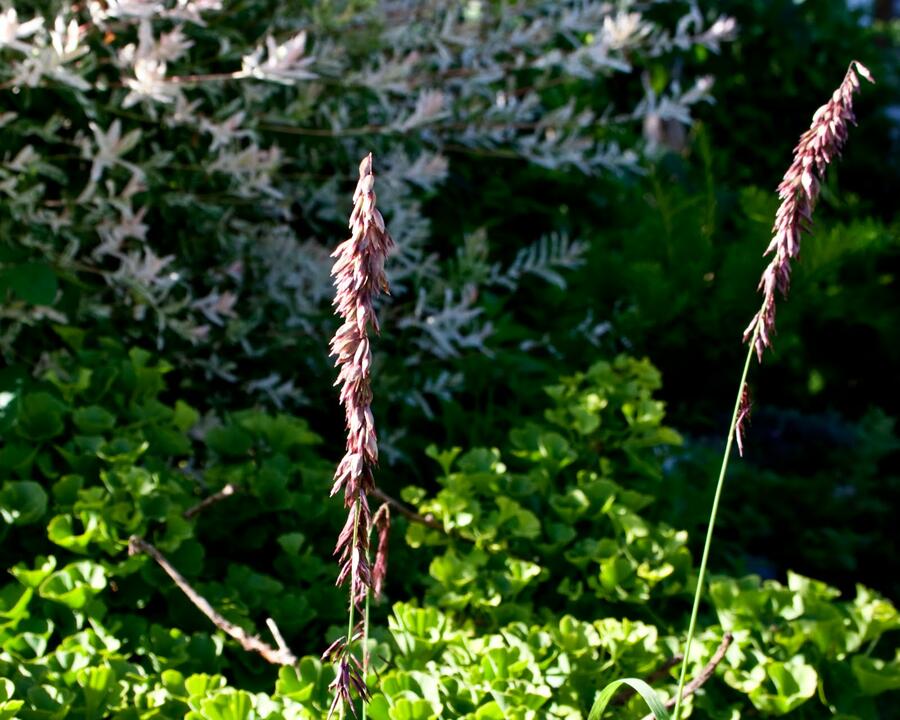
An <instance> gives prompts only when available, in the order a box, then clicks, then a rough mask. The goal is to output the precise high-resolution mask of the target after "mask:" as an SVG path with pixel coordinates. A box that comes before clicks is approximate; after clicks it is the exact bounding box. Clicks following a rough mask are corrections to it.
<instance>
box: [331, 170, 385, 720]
mask: <svg viewBox="0 0 900 720" xmlns="http://www.w3.org/2000/svg"><path fill="white" fill-rule="evenodd" d="M374 185H375V176H374V174H373V173H372V154H371V153H370V154H369V155H367V156H366V157H365V158H364V159H363V161H362V162H361V163H360V165H359V182H358V183H357V185H356V191H355V192H354V194H353V212H352V213H351V215H350V238H349V239H348V240H345V241H344V242H342V243H341V244H340V245H338V247H337V249H335V251H334V252H333V253H332V257H333V258H335V262H334V266H333V267H332V270H331V274H332V276H333V277H334V287H335V299H334V305H335V308H336V309H335V312H336V314H337V315H339V316H340V317H341V319H342V320H343V323H342V324H341V326H340V327H339V328H338V330H337V332H336V333H335V335H334V337H333V338H332V340H331V355H333V356H335V357H336V361H335V365H336V366H337V367H338V368H339V370H338V376H337V380H336V381H335V385H340V401H341V404H342V405H343V407H344V414H345V419H346V427H347V447H346V452H345V454H344V457H343V458H342V459H341V461H340V463H339V464H338V466H337V470H336V471H335V474H334V485H333V487H332V488H331V495H335V494H337V493H338V492H340V491H342V490H343V492H344V507H345V508H346V509H347V521H346V523H345V524H344V527H343V529H342V530H341V533H340V535H339V537H338V541H337V545H336V546H335V549H334V554H335V556H337V558H338V564H339V568H340V569H339V571H338V576H337V584H338V585H343V584H344V583H347V582H349V584H350V603H351V607H353V606H355V607H356V608H358V609H361V606H362V604H363V601H364V600H365V598H366V596H367V595H368V593H369V592H370V591H371V590H372V589H373V579H372V570H371V568H370V567H369V535H370V532H371V528H372V514H371V512H370V510H369V501H368V495H369V494H370V493H371V492H372V491H373V490H374V489H375V482H374V476H373V472H374V469H375V466H376V465H377V464H378V438H377V435H376V434H375V418H374V417H373V415H372V386H371V371H372V351H371V349H370V347H369V328H370V327H372V328H374V330H375V332H376V333H377V332H378V329H379V328H378V319H377V318H376V316H375V309H374V306H373V301H374V299H375V297H376V296H377V295H378V294H379V293H380V292H387V291H388V282H387V278H386V276H385V274H384V263H385V259H386V257H387V254H388V252H389V251H390V250H391V248H392V247H393V245H394V242H393V240H392V239H391V236H390V234H389V233H388V232H387V230H386V229H385V226H384V218H383V217H382V216H381V213H380V212H379V211H378V208H376V207H375V191H374V189H373V188H374ZM351 635H352V637H350V638H342V639H340V640H338V641H336V642H335V643H333V644H332V646H331V647H329V649H328V650H327V651H326V656H327V657H328V659H330V660H332V661H334V662H336V663H337V664H338V673H337V677H336V678H335V681H334V683H333V684H332V690H333V691H334V692H335V698H334V704H333V705H332V708H331V712H334V710H335V708H336V707H337V706H338V705H340V704H341V703H344V704H350V706H351V709H352V703H351V702H350V698H351V696H350V691H351V688H352V689H354V690H355V691H356V694H357V695H358V696H359V697H361V698H362V699H363V700H364V701H365V700H366V698H367V697H368V693H367V690H366V687H365V681H364V679H363V673H362V668H361V666H360V665H359V662H358V660H357V659H356V658H355V657H354V656H353V654H352V653H351V651H350V646H351V645H352V644H353V642H354V640H356V639H357V633H356V631H355V628H354V630H353V632H352V633H351ZM354 712H355V711H354Z"/></svg>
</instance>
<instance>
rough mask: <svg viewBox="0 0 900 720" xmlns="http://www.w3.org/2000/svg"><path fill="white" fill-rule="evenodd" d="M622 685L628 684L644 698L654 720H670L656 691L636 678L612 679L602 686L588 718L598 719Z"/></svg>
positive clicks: (590, 719) (591, 719)
mask: <svg viewBox="0 0 900 720" xmlns="http://www.w3.org/2000/svg"><path fill="white" fill-rule="evenodd" d="M623 685H628V686H629V687H630V688H631V689H632V690H634V691H635V692H636V693H637V694H638V695H640V696H641V697H642V698H644V702H645V703H647V707H648V708H650V712H652V713H653V717H654V718H655V720H671V719H670V717H669V713H668V712H666V707H665V705H663V704H662V701H661V700H660V699H659V697H658V696H657V694H656V691H655V690H654V689H653V688H652V687H650V686H649V685H648V684H647V683H645V682H644V681H643V680H638V679H637V678H622V679H621V680H613V681H612V682H611V683H610V684H609V685H607V686H606V687H605V688H603V690H602V691H601V692H600V694H599V695H598V696H597V699H596V700H595V701H594V705H593V707H592V708H591V713H590V715H588V720H600V718H601V717H603V711H604V710H606V706H607V705H609V702H610V700H612V699H613V696H614V695H615V694H616V693H617V692H618V691H619V689H620V688H621V687H622V686H623Z"/></svg>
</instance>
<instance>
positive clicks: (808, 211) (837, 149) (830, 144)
mask: <svg viewBox="0 0 900 720" xmlns="http://www.w3.org/2000/svg"><path fill="white" fill-rule="evenodd" d="M860 75H861V76H862V77H863V78H865V79H866V80H868V81H869V82H871V83H874V82H875V80H874V79H873V78H872V75H871V73H870V72H869V71H868V70H867V69H866V67H865V66H864V65H863V64H862V63H859V62H857V61H855V60H854V61H853V62H851V63H850V67H849V68H848V69H847V74H846V75H845V76H844V81H843V82H842V83H841V85H840V87H839V88H838V89H837V90H835V91H834V94H833V95H832V96H831V99H830V100H829V101H828V102H827V103H825V104H824V105H823V106H822V107H820V108H819V109H818V110H816V113H815V115H813V120H812V125H811V126H810V128H809V130H807V131H806V132H805V133H803V135H802V136H801V137H800V142H799V143H797V147H796V148H794V161H793V162H792V163H791V166H790V167H789V168H788V170H787V172H786V173H785V174H784V178H783V179H782V181H781V184H780V185H779V186H778V197H780V198H781V206H780V207H779V208H778V212H777V214H776V215H775V225H774V226H773V228H772V232H773V234H774V237H773V238H772V241H771V242H770V243H769V247H768V248H766V251H765V253H763V255H772V260H771V261H770V262H769V265H768V266H767V267H766V269H765V271H764V272H763V274H762V278H761V279H760V281H759V288H758V289H759V290H760V291H761V292H762V294H763V302H762V307H761V308H760V310H759V312H757V313H756V315H754V316H753V320H752V321H751V322H750V324H749V325H748V326H747V329H746V330H745V331H744V342H748V341H749V342H752V343H753V345H754V348H755V350H756V356H757V358H758V360H759V361H760V362H762V356H763V352H764V351H765V349H766V348H767V347H768V348H771V347H772V336H773V335H774V334H775V291H776V290H777V291H778V292H779V293H781V296H782V297H787V293H788V290H789V289H790V284H791V262H792V261H793V260H795V259H796V258H797V257H798V256H799V254H800V236H801V233H803V232H809V230H810V226H811V224H812V213H813V209H814V208H815V205H816V200H817V199H818V197H819V184H820V182H821V181H822V180H823V179H824V178H825V168H826V167H827V166H828V164H829V163H830V162H831V161H832V160H833V159H834V158H835V157H838V156H840V153H841V150H842V148H843V147H844V143H845V142H846V141H847V135H848V128H849V125H850V124H851V123H853V124H855V123H856V118H855V116H854V115H853V93H855V92H856V91H857V90H859V87H860V82H859V76H860Z"/></svg>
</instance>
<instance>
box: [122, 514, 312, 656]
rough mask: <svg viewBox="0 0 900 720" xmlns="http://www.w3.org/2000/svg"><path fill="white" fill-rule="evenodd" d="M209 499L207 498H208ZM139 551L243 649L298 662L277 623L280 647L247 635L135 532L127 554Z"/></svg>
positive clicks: (277, 638)
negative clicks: (151, 560) (152, 561)
mask: <svg viewBox="0 0 900 720" xmlns="http://www.w3.org/2000/svg"><path fill="white" fill-rule="evenodd" d="M207 499H208V498H207ZM139 553H144V554H146V555H149V556H150V557H151V558H153V560H155V561H156V564H157V565H159V566H160V567H161V568H162V569H163V571H164V572H165V573H166V575H168V576H169V577H170V578H172V581H173V582H174V583H175V584H176V585H177V586H178V589H179V590H181V592H183V593H184V594H185V596H186V597H187V599H188V600H190V601H191V602H192V603H193V604H194V607H196V608H197V609H198V610H199V611H200V612H202V613H203V614H204V615H206V617H208V618H209V619H210V621H211V622H212V624H213V625H215V626H216V627H217V628H219V629H220V630H221V631H222V632H224V633H225V634H226V635H228V636H230V637H232V638H234V639H235V640H237V641H238V643H239V644H240V646H241V647H242V648H244V650H246V651H247V652H255V653H259V654H260V655H262V656H263V658H265V659H266V660H267V661H269V662H270V663H272V664H273V665H296V664H297V658H296V656H295V655H294V654H293V653H292V652H291V651H290V649H288V647H287V646H286V645H284V644H283V643H284V640H283V639H282V638H281V633H278V632H277V628H274V629H272V626H273V625H274V622H272V623H271V624H270V625H269V627H270V629H272V634H273V635H275V639H276V641H277V642H278V644H279V649H277V650H276V649H275V648H273V647H272V646H271V645H269V644H268V643H265V642H263V641H262V640H260V639H259V638H258V637H257V636H255V635H248V634H247V632H246V631H245V630H244V629H243V628H241V627H239V626H237V625H235V624H234V623H232V622H229V621H228V620H226V619H225V618H224V617H222V616H221V615H220V614H219V613H218V612H216V610H215V608H213V606H212V605H210V604H209V601H208V600H207V599H206V598H205V597H203V596H202V595H200V593H198V592H197V591H196V590H194V588H192V587H191V586H190V584H189V583H188V581H187V580H185V579H184V576H183V575H182V574H181V573H180V572H178V571H177V570H176V569H175V568H174V567H172V565H171V564H170V563H169V561H168V560H167V559H166V558H165V556H164V555H163V554H162V553H161V552H160V551H159V550H157V549H156V548H155V547H154V546H153V545H151V544H150V543H148V542H147V541H146V540H144V539H143V538H139V537H137V536H136V535H132V536H131V538H130V539H129V540H128V554H129V555H137V554H139Z"/></svg>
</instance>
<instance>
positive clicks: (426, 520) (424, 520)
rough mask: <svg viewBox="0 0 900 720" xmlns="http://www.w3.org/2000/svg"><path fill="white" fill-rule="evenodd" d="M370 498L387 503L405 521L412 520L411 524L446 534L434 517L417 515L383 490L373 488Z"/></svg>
mask: <svg viewBox="0 0 900 720" xmlns="http://www.w3.org/2000/svg"><path fill="white" fill-rule="evenodd" d="M370 494H371V495H372V497H376V498H378V499H379V500H381V502H383V503H387V504H388V505H390V506H391V507H392V508H394V509H396V510H397V512H398V513H400V514H401V515H402V516H403V517H405V518H406V519H407V520H412V521H413V522H417V523H419V524H421V525H426V526H427V527H430V528H431V529H432V530H440V531H441V532H447V531H446V530H445V529H444V526H443V525H442V524H441V523H440V522H439V521H437V520H435V518H434V515H419V513H417V512H416V511H415V510H413V509H412V508H410V507H408V506H407V505H406V504H405V503H402V502H400V501H399V500H397V499H396V498H392V497H391V496H390V495H388V494H387V493H386V492H384V490H381V489H380V488H375V490H374V491H373V492H372V493H370Z"/></svg>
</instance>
